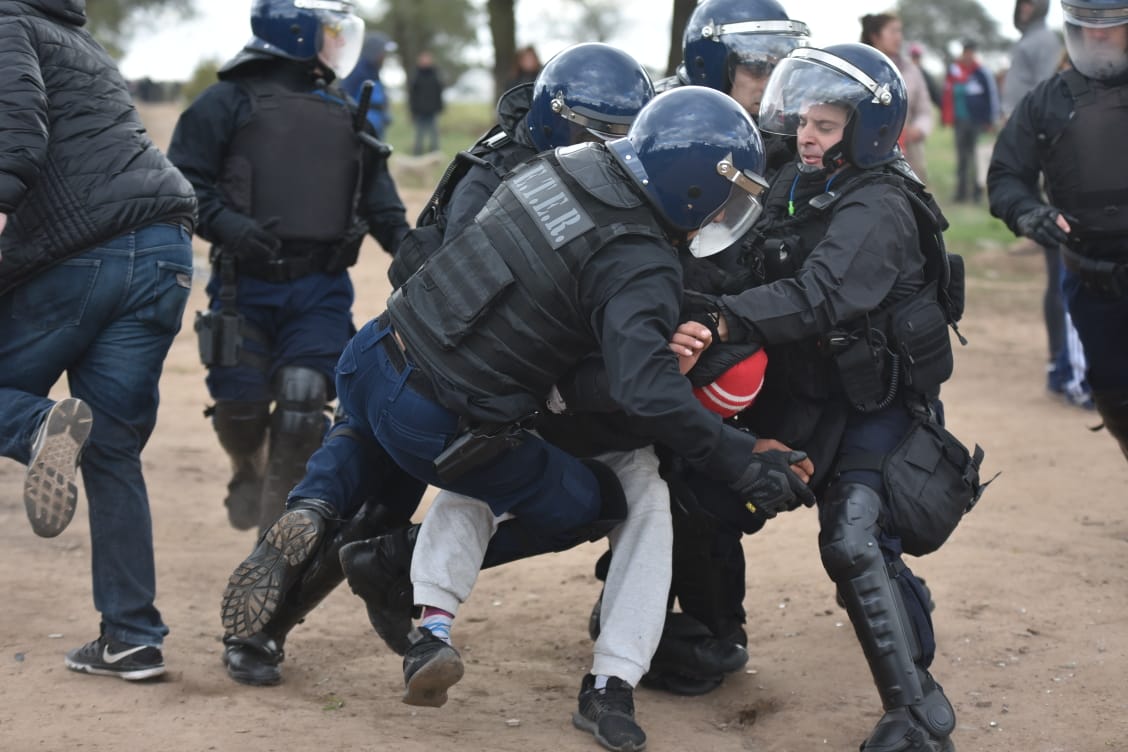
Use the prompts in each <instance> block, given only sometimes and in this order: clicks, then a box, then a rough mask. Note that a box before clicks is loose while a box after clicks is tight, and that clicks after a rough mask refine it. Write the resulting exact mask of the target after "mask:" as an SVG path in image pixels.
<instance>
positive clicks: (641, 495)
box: [591, 447, 674, 687]
mask: <svg viewBox="0 0 1128 752" xmlns="http://www.w3.org/2000/svg"><path fill="white" fill-rule="evenodd" d="M597 459H599V460H600V461H602V462H604V463H606V464H607V465H609V466H610V467H611V469H613V470H614V471H615V474H616V475H617V476H619V482H620V483H622V485H623V492H624V493H625V495H626V497H627V519H626V520H625V521H624V522H623V523H622V524H620V525H619V526H618V527H616V528H615V529H614V530H613V531H612V532H611V535H610V536H608V537H609V538H610V540H611V551H612V553H613V555H612V557H611V568H610V570H609V571H608V572H607V582H606V583H605V584H604V586H603V606H602V608H601V610H600V620H599V639H597V640H596V641H595V651H594V660H593V662H592V670H591V672H592V673H593V674H603V675H606V676H617V677H619V678H620V679H622V680H623V681H625V682H627V683H628V684H630V685H631V686H632V687H634V686H638V682H639V680H640V679H641V678H642V675H643V674H645V673H646V672H647V670H648V669H649V668H650V659H651V658H653V657H654V651H655V650H657V649H658V640H659V639H661V637H662V628H663V626H664V625H665V623H666V600H667V598H668V597H669V594H670V577H671V569H672V564H671V558H672V556H673V545H674V527H673V522H672V520H671V517H670V491H669V489H668V488H667V487H666V483H665V481H663V480H662V479H661V478H660V477H658V458H657V457H656V456H655V454H654V450H653V449H652V448H650V447H647V448H645V449H638V450H635V451H633V452H611V453H608V454H603V455H600V456H599V457H598V458H597Z"/></svg>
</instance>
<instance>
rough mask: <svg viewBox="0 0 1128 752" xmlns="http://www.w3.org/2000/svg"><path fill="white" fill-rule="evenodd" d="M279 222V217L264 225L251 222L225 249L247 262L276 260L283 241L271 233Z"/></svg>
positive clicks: (269, 220)
mask: <svg viewBox="0 0 1128 752" xmlns="http://www.w3.org/2000/svg"><path fill="white" fill-rule="evenodd" d="M278 222H279V220H278V218H277V217H273V218H271V219H268V220H267V221H266V222H264V223H263V224H261V225H260V224H259V223H257V222H254V221H249V222H247V224H246V225H245V226H244V227H243V229H242V230H241V231H240V232H239V234H238V235H237V236H235V240H233V241H232V242H230V243H226V244H225V247H226V248H227V249H228V250H231V251H233V252H234V253H235V257H236V258H239V259H243V260H245V261H269V260H271V259H273V258H275V254H277V253H278V249H279V248H281V247H282V241H281V240H280V239H279V238H278V236H277V235H275V234H274V233H272V232H270V228H272V227H274V226H275V225H277V224H278Z"/></svg>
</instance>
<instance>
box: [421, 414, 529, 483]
mask: <svg viewBox="0 0 1128 752" xmlns="http://www.w3.org/2000/svg"><path fill="white" fill-rule="evenodd" d="M525 435H526V434H525V430H524V429H522V428H520V427H519V426H515V425H503V426H496V425H493V426H481V427H478V428H473V429H471V430H469V431H465V432H463V433H461V434H459V435H458V436H456V437H455V439H454V441H452V442H451V443H450V446H448V447H447V448H446V449H444V450H443V451H442V453H441V454H440V455H439V456H438V457H436V458H435V472H436V473H437V474H438V476H439V481H440V482H442V483H451V482H453V481H456V480H458V479H459V478H461V477H462V476H463V475H465V474H466V473H468V472H470V471H471V470H474V469H476V468H479V467H482V466H483V465H485V464H486V463H488V462H491V461H493V460H494V459H497V458H498V457H500V456H501V455H502V454H504V453H505V452H508V451H509V450H510V449H514V448H515V447H519V446H521V444H523V443H524V442H525Z"/></svg>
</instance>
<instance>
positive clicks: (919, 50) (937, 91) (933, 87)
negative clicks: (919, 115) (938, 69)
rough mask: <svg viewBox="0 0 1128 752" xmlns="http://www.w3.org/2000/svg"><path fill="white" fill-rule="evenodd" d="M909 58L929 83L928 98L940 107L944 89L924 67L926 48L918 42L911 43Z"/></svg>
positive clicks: (925, 81)
mask: <svg viewBox="0 0 1128 752" xmlns="http://www.w3.org/2000/svg"><path fill="white" fill-rule="evenodd" d="M909 59H910V60H912V61H913V62H914V63H916V67H917V68H919V69H920V75H921V76H922V77H923V78H924V83H926V84H927V85H928V98H929V99H931V100H932V104H934V105H936V106H937V107H939V106H940V105H941V103H942V102H943V101H944V89H943V87H941V86H940V84H939V83H938V82H937V81H936V79H935V78H934V77H933V76H932V74H931V73H929V72H928V69H927V68H925V67H924V48H923V47H921V46H920V45H919V44H917V43H916V42H913V43H912V44H910V45H909Z"/></svg>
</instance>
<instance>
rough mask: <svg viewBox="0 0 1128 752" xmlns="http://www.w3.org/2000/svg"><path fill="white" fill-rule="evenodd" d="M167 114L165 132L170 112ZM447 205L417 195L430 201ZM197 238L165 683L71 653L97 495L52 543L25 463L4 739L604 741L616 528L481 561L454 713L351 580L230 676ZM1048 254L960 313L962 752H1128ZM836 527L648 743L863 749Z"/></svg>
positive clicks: (788, 572)
mask: <svg viewBox="0 0 1128 752" xmlns="http://www.w3.org/2000/svg"><path fill="white" fill-rule="evenodd" d="M149 117H151V118H152V120H151V122H150V126H151V127H152V128H153V132H154V138H155V140H156V141H157V142H158V143H164V142H165V141H166V139H167V134H168V129H169V125H170V123H171V119H170V117H169V116H168V113H167V112H157V113H156V114H155V115H154V114H152V113H149ZM173 117H174V115H173ZM424 198H425V197H424V196H423V194H422V192H421V191H412V192H410V193H409V192H406V191H405V200H407V201H408V203H409V204H411V205H412V206H413V207H417V206H418V205H419V202H421V201H422V200H423V199H424ZM411 214H412V216H414V212H412V213H411ZM196 251H197V254H196V265H197V274H196V279H195V282H194V285H193V292H192V299H191V301H190V302H189V305H188V310H187V313H186V316H185V321H186V325H185V327H184V330H183V331H182V332H181V334H180V336H179V337H178V338H177V340H176V342H175V344H174V345H173V348H172V351H171V352H170V354H169V357H168V361H167V363H166V365H165V370H164V375H163V379H162V404H161V410H160V417H159V422H158V424H157V430H156V432H155V435H154V436H153V439H152V441H151V442H150V444H149V446H148V448H147V450H146V451H145V454H144V457H143V459H144V467H145V474H146V478H147V481H148V485H149V491H150V495H151V498H152V508H153V517H154V521H155V530H156V533H155V534H156V552H157V571H158V589H159V591H158V601H157V603H158V606H159V607H160V609H161V610H162V612H163V614H164V617H165V620H166V621H167V623H168V624H169V626H170V627H171V629H172V633H171V634H170V635H169V637H168V640H167V642H166V643H165V659H166V662H167V664H168V668H169V671H168V674H167V676H166V677H165V678H164V679H163V680H160V681H156V682H150V683H135V684H129V683H126V682H122V681H118V680H116V679H112V678H102V677H91V676H82V675H77V674H73V673H70V672H68V671H67V670H66V669H65V668H64V667H63V654H64V652H65V651H66V650H68V649H70V648H72V647H75V646H77V645H79V644H81V643H83V642H86V641H87V640H90V639H93V637H94V636H95V635H96V634H97V624H98V615H97V614H96V613H95V612H94V610H93V607H92V604H91V598H90V577H89V537H88V526H87V521H86V518H85V513H84V510H85V508H86V507H85V501H84V499H80V511H79V514H78V515H77V516H76V519H75V521H74V522H73V523H72V524H71V526H70V528H68V529H67V531H66V532H64V533H63V534H62V535H61V536H59V537H58V538H55V539H51V540H43V539H39V538H37V537H35V535H33V534H32V532H31V530H30V528H29V526H28V524H27V521H26V519H25V516H24V511H23V505H22V503H21V495H20V489H21V483H22V478H23V468H22V467H21V466H19V465H17V464H16V463H13V462H10V461H7V460H3V461H0V592H2V593H3V594H4V597H5V601H4V607H3V613H2V615H0V677H2V681H0V749H3V750H11V751H13V752H22V751H23V750H64V749H65V750H73V749H82V750H131V749H143V748H159V749H162V750H165V751H166V752H178V751H180V750H184V751H190V750H191V751H194V750H220V751H223V752H226V751H228V750H230V751H231V752H257V751H259V750H283V749H309V748H319V749H325V750H429V749H451V748H452V747H457V748H459V749H465V750H491V751H492V750H497V751H498V752H505V751H508V750H546V749H550V748H551V749H554V750H557V752H565V751H566V750H593V749H596V748H597V747H596V745H595V742H594V741H593V740H592V738H591V737H590V736H588V735H587V734H584V733H581V732H579V731H576V730H574V729H573V728H572V726H571V722H570V716H571V713H572V711H573V709H574V708H575V705H576V693H577V691H578V688H579V683H580V678H581V677H582V675H583V674H584V673H585V672H586V670H587V669H588V668H589V666H590V648H591V644H590V641H589V640H588V637H587V632H586V624H587V616H588V611H589V609H590V607H591V604H592V602H593V601H594V599H595V597H596V595H597V594H598V592H599V587H598V583H597V582H596V581H595V580H594V579H593V577H592V566H593V563H594V561H595V559H596V557H597V556H598V554H599V553H600V552H601V551H602V544H591V545H586V546H583V547H581V548H578V549H575V550H572V551H569V552H567V553H564V554H556V555H551V556H545V557H541V558H539V559H536V560H531V561H527V562H523V563H520V564H516V565H510V566H508V567H503V568H501V569H500V570H495V571H488V572H486V573H484V575H483V576H482V578H481V580H480V581H479V584H478V587H477V589H476V591H475V593H474V595H473V597H472V599H471V601H470V603H469V604H468V605H467V606H466V607H465V609H464V611H463V613H462V615H461V616H460V617H459V619H458V622H457V624H456V626H455V642H456V645H457V646H458V647H459V648H460V649H461V650H462V651H463V655H464V657H465V659H466V662H467V671H466V677H465V678H464V679H463V681H462V682H461V683H460V684H458V685H457V686H456V687H455V688H454V689H453V690H452V691H451V699H450V702H449V703H448V704H447V705H446V706H445V707H443V708H441V709H421V708H412V707H409V706H407V705H404V704H402V703H401V702H400V694H401V691H402V675H401V673H400V660H399V658H398V657H397V656H395V655H394V654H392V653H391V652H390V651H389V650H387V649H386V648H385V647H384V646H383V644H382V642H380V640H379V638H378V637H376V635H375V634H374V633H373V632H372V630H371V628H370V627H369V626H368V623H367V620H366V618H365V615H364V610H363V606H362V603H361V601H360V600H359V599H358V598H356V597H355V596H353V595H352V594H351V593H350V592H348V590H347V588H343V589H340V590H338V591H337V592H335V593H333V594H332V595H331V596H330V597H329V598H328V599H327V600H326V601H325V602H324V604H322V606H320V607H319V608H318V609H317V610H316V611H314V613H313V614H312V615H311V616H310V618H309V619H308V621H307V622H306V623H305V624H304V625H302V626H300V627H298V628H297V629H296V630H295V631H294V632H293V634H292V636H291V638H290V640H289V642H288V644H287V653H288V656H287V660H286V663H285V664H284V668H285V680H284V682H283V684H282V685H281V686H278V687H274V688H258V689H256V688H250V687H244V686H241V685H238V684H236V683H234V682H232V681H231V680H229V679H228V678H227V675H226V674H225V672H224V670H223V668H222V666H221V663H220V655H221V652H222V646H221V643H220V639H219V638H220V633H221V627H220V622H219V600H220V594H221V592H222V590H223V587H224V584H225V582H226V579H227V576H228V575H229V573H230V572H231V570H232V568H233V567H234V566H235V565H236V564H237V563H238V562H239V561H240V560H241V559H242V558H243V557H244V556H245V555H246V553H247V552H248V551H249V550H250V548H251V546H252V545H253V542H254V541H253V533H250V532H237V531H234V530H232V529H231V528H230V527H229V526H228V524H227V520H226V515H225V513H224V509H223V506H222V497H223V494H224V484H225V482H226V480H227V467H226V463H225V460H224V456H223V453H222V451H221V450H220V448H219V446H218V443H217V442H216V440H215V437H214V435H213V432H212V430H211V428H210V426H209V425H208V424H207V422H206V421H205V420H204V419H203V417H202V415H201V411H202V409H203V407H204V405H205V404H206V403H207V401H208V398H207V393H206V391H205V389H204V383H203V369H202V367H201V366H200V365H199V362H198V360H197V356H196V346H195V341H194V336H193V334H192V331H191V326H190V323H191V316H192V312H193V311H194V310H196V309H199V308H201V307H202V306H203V305H204V297H203V292H202V289H203V284H204V282H205V278H206V274H207V265H206V256H205V247H204V245H203V244H198V245H197V248H196ZM1040 264H1041V260H1040V257H1038V256H1012V255H1008V254H1007V253H1005V251H1003V250H1001V249H997V250H988V251H985V252H984V253H983V254H981V255H980V256H978V257H977V259H976V262H975V266H976V268H977V269H978V270H980V271H981V272H984V273H983V274H981V275H980V277H979V278H978V279H977V280H976V281H973V282H972V284H971V286H970V290H969V302H968V312H967V315H966V318H965V323H964V324H963V326H962V331H963V332H964V334H965V335H966V336H967V338H968V339H969V340H970V344H969V345H968V346H967V347H966V348H959V350H958V353H957V370H956V375H955V378H954V379H953V380H952V382H951V383H950V385H948V386H946V387H945V393H944V397H945V401H946V405H947V412H948V416H949V423H950V426H951V427H952V428H953V430H954V432H955V433H956V435H957V436H959V437H961V438H962V439H963V440H964V441H965V442H967V443H971V442H978V443H980V444H982V445H983V446H984V448H985V449H986V452H987V459H986V463H985V471H986V472H987V473H988V474H993V473H994V472H996V471H1001V472H1002V475H1001V476H1000V477H999V478H998V480H996V481H995V483H994V484H993V485H992V486H991V488H990V490H989V491H988V492H987V494H986V495H985V497H984V499H983V500H982V502H981V503H980V505H979V506H978V508H977V509H976V510H975V511H974V512H972V513H971V514H970V515H969V516H968V517H966V518H965V519H964V521H963V524H962V525H961V527H960V528H959V529H958V530H957V531H956V533H955V534H954V535H953V537H952V538H951V540H950V541H949V543H948V544H947V545H946V546H945V547H944V548H943V549H941V550H940V551H939V552H937V553H935V554H933V555H931V556H929V557H927V558H926V559H924V560H921V561H919V562H918V561H911V560H910V565H911V566H913V568H914V569H915V570H916V571H917V572H919V573H920V574H922V575H923V576H925V577H926V578H927V580H928V583H929V586H930V587H931V588H932V592H933V595H934V597H935V600H936V603H937V609H936V612H935V614H934V619H935V622H936V634H937V640H938V644H939V649H938V656H937V659H936V662H935V663H934V665H933V673H934V674H935V675H936V677H937V678H938V679H939V681H941V682H942V683H943V685H944V687H945V688H946V690H947V693H948V696H949V697H950V698H951V700H952V703H953V704H954V705H955V707H956V712H957V715H958V728H957V730H956V732H955V736H954V740H955V742H956V745H957V747H958V748H959V749H960V750H961V751H962V752H968V751H979V750H984V751H988V750H989V751H992V752H994V751H996V750H1008V751H1009V750H1015V751H1022V752H1098V751H1104V750H1128V691H1126V690H1125V688H1124V687H1125V680H1124V676H1125V673H1126V669H1128V660H1126V651H1128V597H1126V596H1128V508H1126V506H1125V501H1126V496H1128V494H1126V492H1125V489H1126V488H1128V466H1126V465H1125V463H1124V460H1123V458H1122V457H1121V455H1120V452H1119V450H1118V449H1117V448H1116V446H1115V445H1114V442H1113V441H1112V440H1111V439H1110V438H1109V437H1108V436H1107V434H1105V433H1103V432H1096V433H1094V432H1092V431H1090V430H1089V429H1090V427H1092V426H1093V425H1094V424H1096V423H1097V422H1098V420H1097V418H1096V417H1095V415H1094V414H1092V413H1086V412H1084V411H1081V410H1079V409H1077V408H1073V407H1067V406H1065V405H1064V404H1061V403H1059V402H1057V401H1055V400H1054V399H1051V398H1050V397H1049V396H1047V394H1046V392H1045V389H1044V373H1043V361H1044V359H1045V347H1046V346H1045V336H1044V334H1043V328H1042V324H1041V313H1040V311H1041V309H1040V295H1041V285H1040V279H1039V271H1040ZM385 269H386V257H385V256H384V254H383V253H382V252H381V251H380V250H379V249H378V247H377V246H376V245H375V244H374V243H372V242H371V241H368V245H367V246H366V248H365V250H364V253H363V254H362V260H361V262H360V264H359V266H358V267H357V268H356V270H355V275H354V281H355V284H356V288H357V291H358V294H357V304H356V308H355V316H356V320H357V322H358V323H360V322H363V321H365V320H367V319H368V318H370V317H371V316H373V315H375V314H377V313H379V312H380V311H381V310H382V308H383V303H384V300H385V297H386V294H387V292H388V288H387V283H386V279H385V276H384V273H385ZM64 390H65V384H61V385H57V386H56V393H57V394H60V395H61V394H64V393H65V391H64ZM816 532H817V530H816V519H815V515H814V513H813V511H811V510H802V511H799V512H795V513H792V514H790V515H786V516H783V517H781V518H779V519H777V520H776V521H774V522H773V523H772V524H771V525H769V526H768V527H767V529H765V530H764V531H763V532H762V533H761V534H759V535H756V536H755V537H753V538H750V539H747V538H746V539H745V549H746V552H747V557H748V571H749V577H748V591H747V597H746V600H745V606H746V608H747V610H748V614H749V623H748V632H749V636H750V645H749V649H750V653H751V660H750V661H749V663H748V666H747V669H746V670H745V671H743V672H740V673H737V674H735V675H733V676H731V677H729V678H728V679H727V680H726V682H725V684H724V685H723V686H722V687H721V688H720V689H719V690H718V691H716V692H714V693H712V694H710V695H707V696H705V697H700V698H679V697H674V696H671V695H667V694H662V693H657V692H653V691H649V690H646V689H642V690H640V691H638V692H637V693H636V704H637V708H638V719H639V721H640V723H641V724H642V725H643V727H644V728H645V729H646V731H647V734H648V735H649V739H650V741H649V749H651V750H654V751H655V752H658V751H659V750H685V749H697V750H745V751H748V750H755V751H757V752H769V751H773V752H783V751H787V752H805V751H808V750H837V751H840V752H847V751H848V750H854V749H857V745H858V743H859V741H860V740H861V739H863V738H864V737H865V736H866V734H867V733H868V732H869V731H870V729H871V728H872V726H873V724H874V723H875V722H876V721H877V719H878V717H879V716H880V703H879V700H878V698H877V695H876V693H875V691H874V688H873V685H872V682H871V680H870V678H869V674H868V672H867V670H866V666H865V662H864V660H863V657H862V654H861V650H860V649H859V647H858V646H857V643H856V640H855V637H854V635H853V631H852V629H851V628H850V625H849V623H848V622H847V620H846V618H845V614H844V613H843V612H842V611H841V610H839V609H838V608H837V607H836V606H835V603H834V596H833V589H832V587H831V585H830V583H829V581H828V580H827V579H826V576H825V574H824V573H823V571H822V568H821V566H820V564H819V557H818V550H817V546H816V542H815V538H816ZM150 745H151V747H150Z"/></svg>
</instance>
